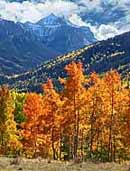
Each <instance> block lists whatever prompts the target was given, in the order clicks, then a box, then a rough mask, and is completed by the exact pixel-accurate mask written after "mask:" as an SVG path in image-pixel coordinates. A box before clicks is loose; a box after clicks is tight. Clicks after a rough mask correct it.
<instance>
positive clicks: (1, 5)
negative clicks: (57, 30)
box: [0, 0, 78, 22]
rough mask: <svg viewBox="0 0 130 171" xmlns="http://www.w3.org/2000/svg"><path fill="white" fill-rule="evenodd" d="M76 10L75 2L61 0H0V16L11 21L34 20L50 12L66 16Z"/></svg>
mask: <svg viewBox="0 0 130 171" xmlns="http://www.w3.org/2000/svg"><path fill="white" fill-rule="evenodd" d="M77 11H78V5H77V4H75V3H73V2H67V1H62V0H58V1H52V2H51V1H46V2H45V3H32V2H28V1H24V2H23V3H18V2H6V1H4V0H2V1H0V16H1V17H2V18H4V19H7V20H13V21H14V20H19V21H21V22H26V21H30V22H36V21H38V20H40V19H41V18H43V17H45V16H47V15H49V14H51V13H54V14H55V15H64V16H68V15H71V14H73V13H75V12H77Z"/></svg>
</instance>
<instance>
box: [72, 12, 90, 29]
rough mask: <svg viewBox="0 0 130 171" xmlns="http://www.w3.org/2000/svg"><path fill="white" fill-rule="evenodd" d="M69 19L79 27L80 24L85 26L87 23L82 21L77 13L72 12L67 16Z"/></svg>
mask: <svg viewBox="0 0 130 171" xmlns="http://www.w3.org/2000/svg"><path fill="white" fill-rule="evenodd" d="M69 21H70V22H71V23H72V24H74V25H77V26H79V27H82V26H87V23H86V22H84V21H83V20H82V19H81V17H80V16H78V15H77V14H73V15H71V16H70V17H69Z"/></svg>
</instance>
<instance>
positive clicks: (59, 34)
mask: <svg viewBox="0 0 130 171" xmlns="http://www.w3.org/2000/svg"><path fill="white" fill-rule="evenodd" d="M25 25H26V29H28V30H30V31H31V32H32V34H35V35H37V37H38V38H39V39H40V40H42V42H43V43H44V44H46V45H47V46H48V47H51V48H53V49H55V50H56V51H58V52H59V53H61V54H64V53H67V52H69V51H72V50H76V49H78V48H81V47H83V46H84V45H87V44H90V43H92V42H95V41H96V39H95V38H94V35H93V33H92V32H91V30H90V29H89V27H77V26H76V25H73V24H72V23H70V21H68V20H67V19H65V18H64V17H58V16H56V15H54V14H51V15H49V16H47V17H45V18H43V19H41V20H40V21H38V22H37V23H36V24H33V23H26V24H25Z"/></svg>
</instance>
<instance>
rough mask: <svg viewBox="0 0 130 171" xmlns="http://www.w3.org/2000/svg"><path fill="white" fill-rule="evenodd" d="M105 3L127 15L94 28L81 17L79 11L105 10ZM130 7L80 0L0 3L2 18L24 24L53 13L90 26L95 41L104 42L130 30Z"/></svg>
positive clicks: (115, 1)
mask: <svg viewBox="0 0 130 171" xmlns="http://www.w3.org/2000/svg"><path fill="white" fill-rule="evenodd" d="M102 3H104V4H105V5H107V4H111V5H113V6H115V7H116V8H118V7H121V8H123V9H125V10H126V16H125V17H124V18H121V19H119V20H118V21H117V22H115V23H107V24H102V23H101V25H91V24H90V23H88V22H87V21H86V22H84V21H83V20H82V19H81V17H80V16H79V14H80V12H83V11H85V12H86V13H87V12H88V11H90V10H96V11H101V10H103V7H102V5H101V4H102ZM129 7H130V0H91V1H90V0H77V1H75V2H70V1H65V0H64V1H63V0H41V2H39V3H36V2H29V1H24V2H23V3H18V2H7V1H6V0H0V16H1V17H2V18H4V19H7V20H13V21H20V22H23V23H24V22H26V21H30V22H37V21H38V20H40V19H41V18H44V17H46V16H48V15H49V14H51V13H54V14H55V15H57V16H65V17H67V18H69V20H70V21H71V22H72V23H73V24H75V25H77V26H78V27H80V26H86V27H89V28H90V30H91V31H92V32H93V34H94V36H95V38H97V39H98V40H102V39H107V38H109V37H113V36H114V35H117V34H119V33H123V32H125V31H128V30H129V28H130V22H129V21H130V11H129ZM112 12H113V11H112ZM101 17H102V16H101Z"/></svg>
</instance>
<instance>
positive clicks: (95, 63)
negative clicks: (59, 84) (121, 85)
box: [4, 32, 130, 91]
mask: <svg viewBox="0 0 130 171" xmlns="http://www.w3.org/2000/svg"><path fill="white" fill-rule="evenodd" d="M71 61H81V62H82V63H83V65H84V71H85V74H89V73H91V72H93V71H96V72H98V73H103V72H106V71H108V70H110V69H112V68H113V69H117V70H118V71H119V72H120V73H121V74H122V76H123V77H126V76H127V74H128V73H130V32H128V33H125V34H122V35H119V36H116V37H114V38H111V39H108V40H105V41H100V42H97V43H94V44H92V45H88V46H85V47H84V48H82V49H79V50H77V51H73V52H71V53H68V54H67V55H64V56H59V57H57V58H56V59H54V60H50V61H48V62H44V63H43V64H42V65H41V66H39V67H37V68H36V69H35V70H32V71H30V72H27V73H24V74H21V75H18V76H17V75H16V76H13V77H10V78H8V80H7V78H6V80H5V82H4V83H9V84H10V86H11V87H13V88H18V89H21V90H24V91H26V90H31V91H34V90H37V91H40V84H41V83H42V82H45V81H46V80H47V78H50V77H51V78H53V79H54V80H56V79H58V78H59V77H65V76H66V73H65V72H64V69H63V68H64V67H65V65H66V64H68V63H70V62H71Z"/></svg>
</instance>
